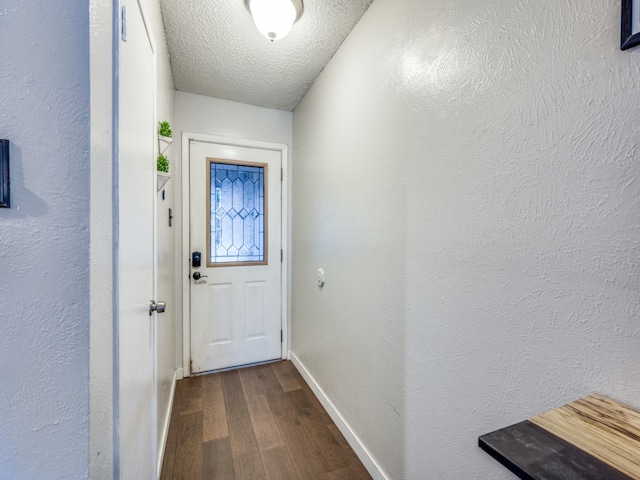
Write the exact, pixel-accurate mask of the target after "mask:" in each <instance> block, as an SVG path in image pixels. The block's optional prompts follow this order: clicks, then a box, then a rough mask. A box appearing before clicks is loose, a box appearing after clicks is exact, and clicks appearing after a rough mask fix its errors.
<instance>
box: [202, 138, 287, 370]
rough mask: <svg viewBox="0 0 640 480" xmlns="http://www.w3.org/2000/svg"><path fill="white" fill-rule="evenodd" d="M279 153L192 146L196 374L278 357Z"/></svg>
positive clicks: (280, 192)
mask: <svg viewBox="0 0 640 480" xmlns="http://www.w3.org/2000/svg"><path fill="white" fill-rule="evenodd" d="M281 156H282V153H281V151H276V150H265V149H259V148H248V147H240V146H231V145H222V144H217V143H207V142H196V141H191V142H190V145H189V171H190V194H189V195H190V239H191V240H190V243H191V246H190V248H191V252H192V265H191V274H192V275H191V278H190V282H191V284H190V287H191V288H190V291H191V305H190V309H191V372H193V373H198V372H204V371H210V370H218V369H221V368H228V367H235V366H239V365H247V364H251V363H257V362H263V361H267V360H273V359H277V358H281V355H282V354H281V345H282V339H281V329H282V305H281V303H282V299H281V284H282V277H281V275H282V273H281V269H282V267H281V266H282V263H281V262H282V258H281V248H282V231H281V230H282V212H281V210H282V180H281V179H282V177H281V162H282V159H281ZM194 252H199V254H200V267H196V265H195V264H194V263H193V253H194ZM196 256H197V254H196ZM196 261H197V260H196ZM194 275H195V277H198V276H200V278H199V279H196V278H195V277H194Z"/></svg>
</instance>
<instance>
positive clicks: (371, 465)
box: [289, 351, 389, 480]
mask: <svg viewBox="0 0 640 480" xmlns="http://www.w3.org/2000/svg"><path fill="white" fill-rule="evenodd" d="M289 358H290V359H291V363H293V365H294V366H295V367H296V369H298V371H299V372H300V375H302V378H304V380H305V382H307V383H308V384H309V387H311V390H312V391H313V393H314V394H315V395H316V397H318V400H320V403H321V404H322V406H323V407H324V408H325V410H326V411H327V413H328V414H329V416H330V417H331V419H332V420H333V422H334V423H335V424H336V426H337V427H338V429H339V430H340V432H342V435H344V438H345V439H346V440H347V442H349V445H351V448H353V451H354V452H355V453H356V455H357V456H358V458H359V459H360V461H361V462H362V464H363V465H364V466H365V468H366V469H367V471H368V472H369V474H370V475H371V476H372V477H373V478H374V479H375V480H389V477H387V476H386V475H385V473H384V472H383V470H382V468H380V465H378V463H377V462H376V461H375V460H374V458H373V456H372V455H371V453H369V451H368V450H367V448H366V447H365V446H364V444H363V443H362V442H361V441H360V439H359V438H358V436H357V435H356V434H355V433H354V431H353V430H351V427H350V426H349V424H348V423H347V422H346V420H345V419H344V417H343V416H342V415H341V414H340V412H339V411H338V410H337V409H336V407H335V405H334V404H333V403H332V402H331V400H329V397H327V395H326V394H325V393H324V391H322V388H320V385H318V383H317V382H316V381H315V379H314V378H313V376H311V374H310V373H309V371H308V370H307V369H306V367H305V366H304V365H303V363H302V362H301V361H300V359H299V358H298V357H297V356H296V354H295V353H294V352H291V351H290V352H289Z"/></svg>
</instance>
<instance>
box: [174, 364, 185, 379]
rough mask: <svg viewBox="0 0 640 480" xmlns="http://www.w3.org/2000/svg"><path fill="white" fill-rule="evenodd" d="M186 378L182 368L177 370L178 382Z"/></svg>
mask: <svg viewBox="0 0 640 480" xmlns="http://www.w3.org/2000/svg"><path fill="white" fill-rule="evenodd" d="M183 378H184V369H183V368H182V367H180V368H179V369H177V370H176V380H182V379H183Z"/></svg>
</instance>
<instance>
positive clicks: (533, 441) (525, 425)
mask: <svg viewBox="0 0 640 480" xmlns="http://www.w3.org/2000/svg"><path fill="white" fill-rule="evenodd" d="M478 440H479V445H480V447H481V448H482V449H483V450H485V451H486V452H487V453H489V455H491V456H492V457H494V458H495V459H496V460H498V461H499V462H500V463H502V464H503V465H504V466H505V467H507V468H508V469H509V470H510V471H511V472H513V473H515V474H516V475H517V476H518V477H519V478H521V479H525V480H551V479H563V480H598V479H607V480H626V479H634V480H640V411H638V410H636V409H633V408H631V407H629V406H627V405H623V404H621V403H618V402H616V401H614V400H611V399H609V398H606V397H603V396H601V395H597V394H592V395H589V396H587V397H584V398H581V399H579V400H576V401H575V402H572V403H569V404H567V405H564V406H562V407H559V408H556V409H554V410H550V411H548V412H546V413H543V414H542V415H538V416H536V417H533V418H530V419H529V420H525V421H523V422H520V423H518V424H515V425H511V426H509V427H506V428H503V429H500V430H496V431H495V432H491V433H488V434H486V435H483V436H481V437H480V438H479V439H478Z"/></svg>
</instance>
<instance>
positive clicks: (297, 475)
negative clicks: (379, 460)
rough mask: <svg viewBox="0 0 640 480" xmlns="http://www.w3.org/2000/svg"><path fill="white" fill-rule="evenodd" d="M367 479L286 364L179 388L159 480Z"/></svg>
mask: <svg viewBox="0 0 640 480" xmlns="http://www.w3.org/2000/svg"><path fill="white" fill-rule="evenodd" d="M370 478H371V476H370V475H369V474H368V473H367V471H366V469H365V468H364V466H363V465H362V463H361V462H360V460H358V458H357V457H356V455H355V453H354V452H353V450H352V449H351V447H350V446H349V444H348V443H347V441H346V440H345V439H344V437H343V436H342V434H341V433H340V431H339V430H338V428H337V427H336V426H335V425H334V423H333V421H332V420H331V418H330V417H329V415H328V414H327V413H326V411H325V410H324V409H323V408H322V405H321V404H320V402H319V401H318V399H317V398H316V397H315V396H314V395H313V393H312V392H311V389H310V388H309V387H308V385H307V384H306V383H305V382H304V380H303V379H302V377H301V376H300V374H299V373H298V371H297V370H296V369H295V367H294V366H293V365H292V364H291V362H277V363H271V364H266V365H259V366H255V367H249V368H244V369H239V370H230V371H226V372H220V373H214V374H211V375H203V376H197V377H191V378H187V379H184V380H180V381H179V382H178V384H177V387H176V394H175V400H174V405H173V412H172V416H171V423H170V426H169V434H168V438H167V446H166V449H165V454H164V463H163V465H162V476H161V480H170V479H185V480H198V479H207V480H209V479H215V480H234V479H236V480H239V479H251V480H260V479H265V480H287V479H299V480H315V479H328V480H364V479H370Z"/></svg>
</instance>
